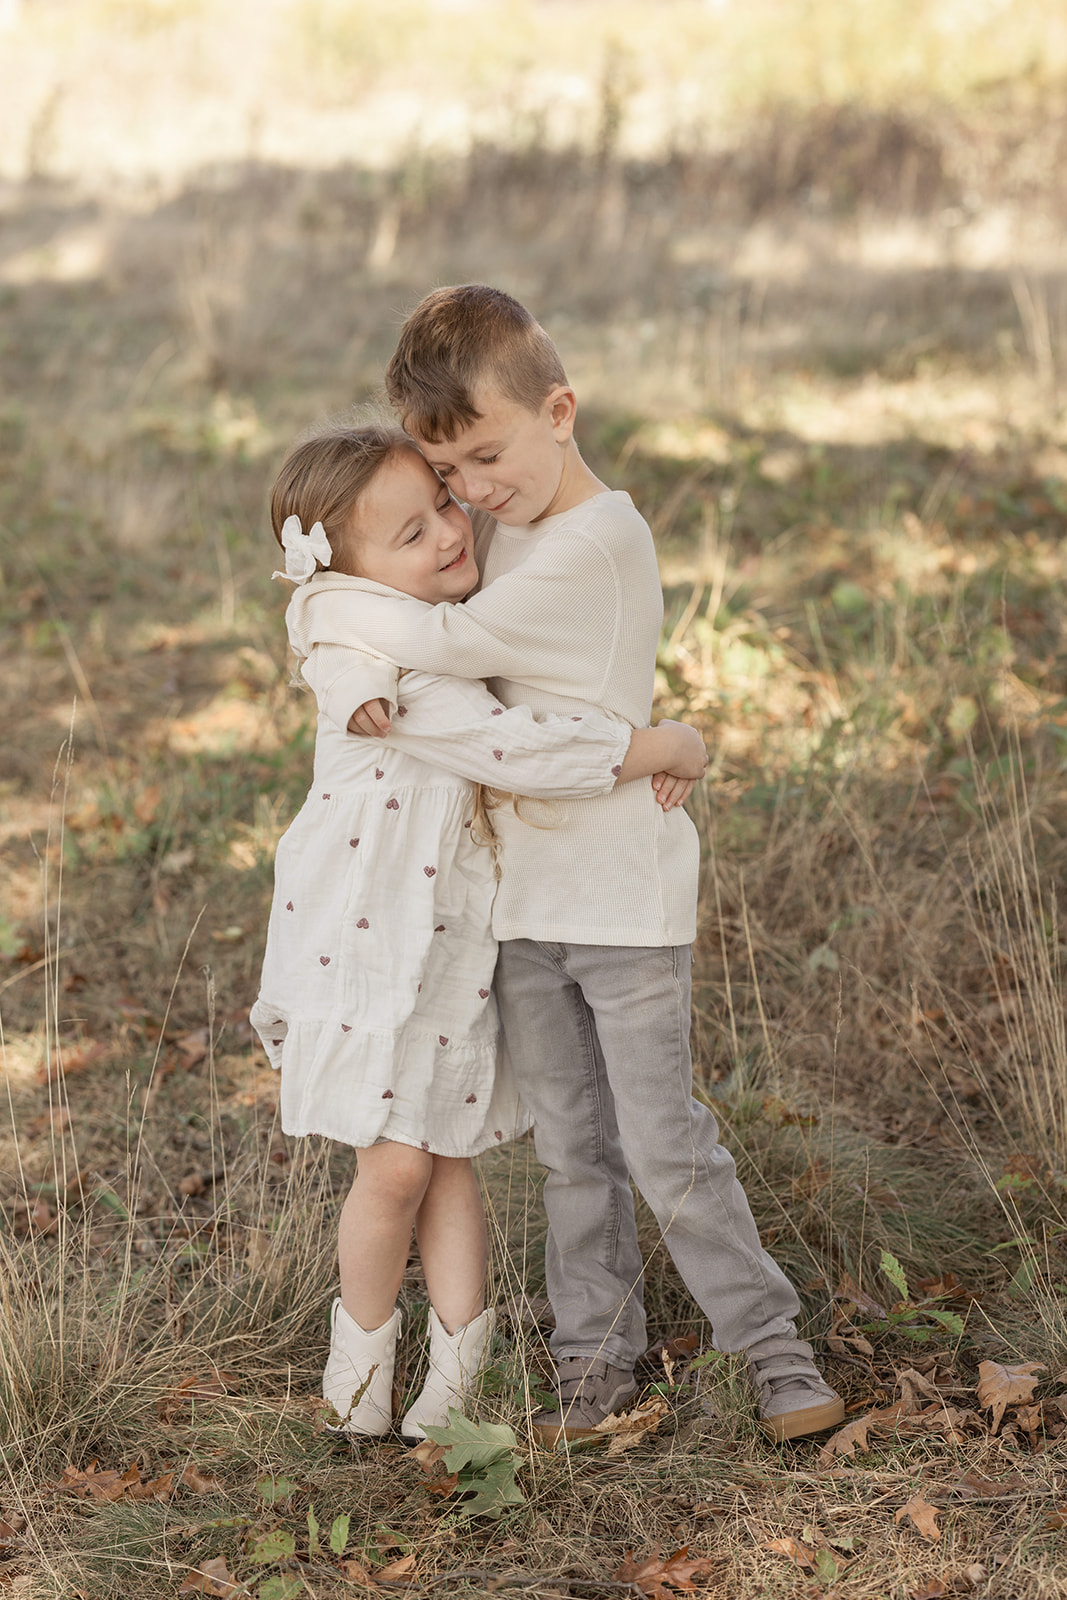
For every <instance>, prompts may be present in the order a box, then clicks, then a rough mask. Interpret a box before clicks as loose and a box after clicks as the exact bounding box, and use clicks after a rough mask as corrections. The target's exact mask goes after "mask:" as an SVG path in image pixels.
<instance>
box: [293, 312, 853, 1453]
mask: <svg viewBox="0 0 1067 1600" xmlns="http://www.w3.org/2000/svg"><path fill="white" fill-rule="evenodd" d="M386 386H387V389H388V393H389V397H390V399H391V401H392V402H393V404H394V406H395V407H396V409H397V411H398V413H399V415H400V418H401V420H402V422H403V424H404V426H405V428H406V429H407V430H408V431H409V432H410V433H411V434H412V435H413V436H414V437H415V439H416V440H417V441H418V443H419V445H420V447H421V448H422V450H423V452H424V454H425V456H426V458H427V460H428V461H429V462H430V464H431V466H433V467H434V468H435V469H436V470H437V472H438V473H439V474H440V475H441V477H442V478H443V479H444V480H445V482H446V483H447V484H448V485H449V487H450V488H451V489H452V490H453V492H454V493H455V494H456V496H457V497H458V498H459V499H461V500H464V501H466V502H467V503H468V504H469V505H470V506H471V507H472V508H473V509H474V511H475V512H476V513H477V512H480V513H482V514H483V515H482V516H481V517H478V518H476V528H477V532H478V535H479V539H478V543H479V556H480V561H479V567H480V570H481V571H482V572H483V580H482V587H481V590H480V592H479V593H478V594H476V595H474V596H473V597H472V598H471V599H469V600H468V601H467V602H466V603H465V604H464V605H462V606H458V605H457V606H450V605H441V606H437V607H435V608H434V609H433V611H431V612H429V613H425V614H423V615H422V616H421V617H420V618H419V620H418V623H417V625H416V626H414V627H413V626H412V624H411V620H410V617H409V613H408V611H407V610H406V609H405V608H404V606H403V603H402V602H399V601H398V602H397V607H396V609H395V612H394V613H392V614H390V611H389V606H388V602H387V601H384V602H383V609H382V611H381V612H380V613H379V615H380V616H381V617H382V624H381V626H380V627H376V631H375V633H374V634H373V636H371V635H368V637H367V639H366V644H367V646H368V649H369V650H370V651H373V652H376V653H378V654H379V655H380V656H383V657H387V658H388V659H389V660H390V661H397V660H401V661H403V662H404V663H405V665H410V666H415V667H418V668H420V669H422V670H424V671H433V672H444V673H453V674H457V675H460V676H466V677H485V678H488V679H490V681H491V686H492V689H493V691H494V693H495V694H496V695H497V696H498V697H499V698H500V699H501V700H502V701H503V702H504V704H505V705H509V706H510V705H513V704H515V703H517V702H523V703H525V704H527V705H529V706H530V707H531V708H532V710H533V711H534V712H535V713H537V712H554V713H556V714H559V713H561V712H566V711H568V710H569V711H570V712H571V713H572V714H574V715H580V714H582V713H583V712H586V711H592V710H601V711H606V712H608V713H609V714H611V715H614V716H617V717H619V718H620V719H622V720H625V721H626V722H628V723H630V724H631V725H632V726H639V727H643V726H645V725H647V723H648V719H649V714H650V710H651V703H652V688H653V671H654V664H655V655H656V646H657V642H658V638H659V631H660V627H661V624H662V611H663V599H662V591H661V588H660V582H659V572H658V568H657V564H656V556H655V550H654V547H653V543H652V538H651V534H650V532H649V529H648V526H647V524H646V523H645V521H644V520H643V518H642V517H641V516H640V515H639V514H638V512H637V511H636V510H635V508H634V506H633V504H632V502H631V500H630V498H629V496H628V495H626V494H623V493H620V492H613V491H611V490H609V489H608V488H607V487H606V486H605V485H604V484H603V483H601V482H600V481H599V479H598V478H596V477H595V475H594V474H593V473H592V472H591V471H590V469H589V468H588V467H587V466H586V464H585V462H584V461H583V460H582V458H581V456H580V454H579V452H578V449H577V447H576V445H575V443H574V439H573V428H574V419H575V412H576V400H575V396H574V391H573V390H572V389H571V388H570V386H569V385H568V383H567V379H566V374H565V373H564V371H563V368H562V365H561V364H560V360H559V356H558V354H557V352H556V350H555V347H554V346H553V344H552V342H551V340H550V339H549V338H548V335H547V334H546V333H545V332H544V330H543V329H542V328H541V327H539V325H538V324H537V323H536V322H535V321H534V319H533V318H532V317H531V316H530V314H529V312H527V311H526V310H525V309H524V308H523V307H522V306H520V305H519V304H518V302H517V301H515V300H513V299H511V297H510V296H508V295H505V294H503V293H501V292H500V291H498V290H495V289H491V288H487V287H485V286H484V285H478V284H474V285H465V286H462V287H459V288H451V289H439V290H436V291H435V292H434V293H432V294H430V295H428V296H427V297H426V298H425V299H424V300H423V301H422V302H421V304H420V305H419V306H418V307H417V309H416V310H415V311H414V312H413V314H412V315H411V316H410V317H409V318H408V320H407V322H406V323H405V325H404V328H403V330H402V332H401V335H400V341H399V344H398V346H397V350H396V353H395V355H394V356H393V359H392V361H391V362H390V365H389V368H388V372H387V375H386ZM418 536H419V534H418V530H414V531H413V533H412V537H418ZM375 620H376V624H377V620H378V619H377V617H376V619H375ZM344 636H345V635H344V633H343V631H339V632H338V634H337V636H336V639H340V638H343V637H344ZM336 639H333V638H332V637H331V631H330V626H329V619H328V618H327V619H326V621H325V622H324V625H323V626H322V628H321V631H320V632H319V634H318V635H317V638H316V641H314V642H316V643H317V644H318V646H319V647H320V648H319V650H318V651H317V659H316V661H315V663H314V666H313V670H314V673H315V684H316V688H317V690H318V692H319V696H320V706H323V707H324V709H326V710H327V711H328V713H329V714H330V715H331V716H332V718H333V720H334V721H339V722H340V724H341V726H344V725H345V723H346V722H348V723H349V726H350V727H351V728H352V730H353V731H357V729H358V730H360V731H363V732H375V733H384V732H387V731H388V727H389V722H388V719H387V717H386V715H385V713H384V708H376V707H374V706H372V705H371V704H369V702H370V701H371V700H372V698H373V697H375V696H381V697H382V698H383V699H384V700H386V701H388V702H389V703H390V704H392V705H395V704H396V674H395V672H393V671H392V670H391V669H390V668H389V667H388V666H386V664H385V663H384V662H383V661H381V660H378V661H375V660H373V659H371V658H370V657H367V658H366V660H365V663H364V667H365V670H364V668H357V669H356V670H355V671H354V670H353V668H352V661H353V656H352V653H351V652H350V651H346V652H342V651H341V650H340V649H336V648H335V645H336ZM331 651H332V652H333V653H332V654H331ZM306 672H307V669H306V668H305V675H306ZM356 706H358V707H359V708H360V710H359V711H358V712H356V713H354V714H353V715H352V718H351V721H349V713H350V712H351V710H352V708H353V707H356ZM523 809H524V812H525V813H526V816H527V818H529V816H530V813H529V811H528V810H527V808H526V807H524V808H523ZM494 820H495V825H496V828H497V832H498V834H499V835H500V837H501V841H502V845H503V851H504V861H505V869H506V870H505V872H504V875H503V879H502V881H501V884H500V888H499V891H498V894H497V899H496V905H495V909H494V917H493V931H494V933H495V934H496V936H497V938H498V939H499V940H500V942H501V943H500V957H499V964H498V967H497V998H498V1002H499V1007H500V1013H501V1017H502V1020H503V1024H504V1030H505V1034H506V1036H507V1040H508V1048H509V1052H510V1055H511V1059H512V1063H513V1066H514V1069H515V1073H516V1076H517V1078H518V1080H519V1086H520V1090H521V1093H522V1095H523V1098H524V1100H525V1101H526V1103H527V1105H528V1107H529V1108H530V1110H531V1111H532V1112H533V1115H534V1119H535V1141H536V1149H537V1155H538V1158H539V1160H540V1161H541V1162H542V1164H543V1165H544V1166H545V1167H546V1169H547V1178H546V1182H545V1207H546V1210H547V1213H548V1221H549V1234H548V1240H547V1243H546V1251H545V1260H546V1273H547V1281H548V1292H549V1298H550V1300H551V1302H552V1306H553V1309H554V1311H555V1314H556V1328H555V1332H554V1333H553V1335H552V1340H551V1347H552V1352H553V1355H554V1357H555V1359H556V1364H557V1371H556V1403H555V1404H554V1405H553V1406H550V1407H548V1408H547V1409H546V1410H544V1411H541V1412H538V1413H537V1414H535V1416H534V1417H533V1419H532V1428H533V1431H534V1433H535V1435H536V1436H537V1437H538V1438H539V1439H540V1440H541V1441H542V1442H543V1443H545V1444H548V1445H553V1444H555V1443H556V1442H558V1440H559V1439H561V1438H566V1439H575V1438H580V1437H585V1436H588V1435H589V1434H591V1433H592V1432H593V1430H594V1429H595V1427H596V1424H597V1423H598V1422H600V1421H602V1420H603V1419H604V1418H605V1417H606V1416H608V1415H610V1414H611V1413H612V1412H613V1411H618V1410H620V1409H621V1408H623V1407H625V1406H626V1405H627V1403H628V1402H629V1401H630V1400H632V1398H633V1396H634V1395H635V1393H636V1391H637V1385H636V1383H635V1381H634V1363H635V1361H636V1360H637V1359H638V1357H639V1356H641V1355H642V1354H643V1352H644V1349H645V1344H646V1340H645V1316H644V1307H643V1304H642V1261H641V1255H640V1251H639V1249H638V1244H637V1233H636V1227H635V1222H634V1210H633V1198H632V1193H631V1189H630V1178H631V1177H632V1178H633V1179H634V1181H635V1182H636V1184H637V1186H638V1188H639V1189H640V1190H641V1193H642V1194H643V1195H644V1197H645V1199H646V1200H647V1201H648V1203H649V1205H650V1207H651V1208H652V1210H653V1212H654V1214H655V1216H656V1219H657V1221H658V1222H659V1225H660V1228H661V1229H662V1232H663V1237H664V1239H665V1242H666V1244H667V1248H668V1249H669V1250H670V1252H671V1256H672V1258H673V1260H674V1262H675V1265H676V1266H677V1267H678V1270H679V1272H680V1273H681V1276H682V1278H683V1279H684V1281H685V1283H686V1286H687V1287H688V1289H689V1291H690V1293H691V1294H692V1296H693V1298H694V1299H695V1300H696V1302H697V1304H698V1305H699V1306H700V1307H701V1309H702V1310H703V1311H704V1312H705V1314H706V1315H707V1316H708V1318H709V1319H710V1321H711V1322H712V1326H713V1331H714V1336H715V1342H716V1344H717V1346H718V1347H719V1348H720V1349H725V1350H744V1351H745V1353H746V1355H747V1357H748V1360H749V1365H750V1371H751V1373H752V1377H753V1380H754V1384H755V1387H756V1390H757V1393H758V1396H759V1405H760V1412H761V1416H762V1419H763V1423H764V1426H765V1428H766V1429H767V1430H768V1431H769V1432H770V1433H771V1435H772V1436H773V1437H774V1438H776V1439H789V1438H797V1437H799V1436H801V1435H804V1434H808V1433H814V1432H818V1431H821V1430H822V1429H824V1428H828V1427H832V1426H836V1425H837V1424H838V1423H840V1422H841V1421H843V1419H844V1405H843V1403H842V1401H841V1400H840V1398H839V1397H838V1396H837V1395H836V1394H835V1393H834V1391H833V1390H832V1389H831V1388H829V1386H828V1385H827V1384H826V1383H824V1382H823V1380H822V1378H821V1377H820V1375H819V1372H818V1370H817V1369H816V1367H815V1365H814V1363H813V1361H812V1351H811V1346H810V1345H808V1344H806V1343H805V1342H804V1341H802V1340H800V1339H798V1338H797V1334H796V1326H795V1322H794V1318H795V1316H796V1314H797V1311H798V1310H799V1302H798V1300H797V1297H796V1294H795V1292H794V1290H793V1288H792V1286H791V1285H790V1284H789V1282H788V1280H787V1279H786V1278H785V1276H784V1275H783V1273H782V1272H781V1271H780V1269H779V1268H778V1267H777V1266H776V1264H775V1263H774V1262H773V1261H772V1260H771V1258H770V1256H769V1255H767V1253H766V1252H765V1251H764V1250H763V1249H762V1248H761V1246H760V1243H759V1237H758V1235H757V1232H756V1227H755V1224H754V1222H753V1220H752V1215H751V1212H750V1210H749V1207H748V1202H747V1200H746V1198H745V1195H744V1192H743V1190H742V1189H741V1186H740V1184H739V1183H738V1181H737V1177H736V1172H735V1168H734V1163H733V1160H732V1159H731V1157H730V1156H729V1155H728V1154H727V1152H726V1151H725V1150H724V1149H723V1148H722V1146H721V1145H720V1144H719V1141H718V1128H717V1126H716V1123H715V1119H714V1117H713V1116H712V1114H711V1112H710V1111H709V1110H708V1109H707V1108H706V1107H704V1106H701V1105H699V1104H698V1103H697V1102H696V1101H695V1100H693V1098H692V1095H691V1078H692V1068H691V1061H690V1054H689V1022H690V966H691V954H690V949H689V946H690V944H691V942H692V940H693V938H694V936H695V931H696V925H695V924H696V884H697V868H698V863H699V846H698V840H697V836H696V830H695V828H694V827H693V824H692V822H691V821H690V819H689V817H688V816H686V814H685V813H684V811H682V810H680V809H673V810H670V811H669V812H667V813H664V812H662V811H661V810H660V808H659V807H658V806H657V804H656V800H655V796H654V794H653V792H652V790H651V788H650V787H649V786H648V785H645V784H632V785H630V786H629V787H627V788H624V789H615V790H613V791H611V793H609V794H606V795H603V796H598V797H595V798H592V799H586V800H580V801H577V802H572V803H570V804H568V805H567V806H566V807H565V808H561V807H557V808H554V813H553V815H552V817H550V818H547V819H542V818H538V817H533V818H532V820H533V821H534V822H538V821H545V822H546V823H547V825H546V826H531V825H530V823H529V820H524V819H523V818H520V817H516V815H515V814H514V812H513V811H512V810H511V809H510V808H507V807H502V808H500V809H499V810H498V811H497V812H496V813H495V814H494Z"/></svg>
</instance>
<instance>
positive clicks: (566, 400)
mask: <svg viewBox="0 0 1067 1600" xmlns="http://www.w3.org/2000/svg"><path fill="white" fill-rule="evenodd" d="M473 398H474V403H475V405H476V406H477V408H478V410H479V411H480V412H481V416H480V417H479V419H478V420H477V421H476V422H472V423H471V424H470V426H469V427H465V428H461V429H460V431H459V433H458V434H457V435H456V437H455V438H454V439H453V440H451V441H447V440H443V439H437V440H432V439H419V441H418V442H419V445H420V448H421V449H422V451H423V453H424V454H425V456H426V459H427V461H429V463H430V465H431V466H432V467H433V469H434V471H435V472H438V473H439V474H440V475H441V477H442V478H443V479H444V480H445V482H446V483H447V484H448V487H449V488H450V489H451V491H452V493H453V494H454V495H455V496H456V497H457V499H459V500H465V501H466V502H467V503H468V505H471V506H474V507H476V508H477V509H478V510H479V511H488V512H489V513H490V514H491V515H492V516H494V517H496V519H497V521H498V522H502V523H504V525H505V526H506V527H511V528H521V527H525V525H526V524H527V523H530V522H538V521H540V519H541V518H542V517H548V516H551V515H552V513H553V512H554V511H555V510H559V509H565V508H564V507H563V506H562V505H561V504H560V499H561V488H562V484H563V476H564V466H565V463H566V456H565V451H566V446H567V445H568V443H569V442H570V438H571V434H572V432H573V429H574V413H575V399H574V391H573V390H572V389H569V388H567V387H565V386H564V385H562V384H560V385H559V386H558V387H557V388H555V389H551V390H550V391H549V393H548V394H547V395H546V396H545V398H544V400H543V401H542V403H541V405H540V406H539V407H538V409H537V410H536V411H530V410H529V409H528V408H527V407H526V406H524V405H520V404H519V403H518V402H517V401H515V400H511V399H509V398H508V397H507V396H506V395H503V394H501V393H500V391H499V390H498V389H496V388H494V387H492V386H491V385H489V384H486V385H483V386H482V387H480V388H479V389H478V390H476V392H475V394H474V397H473Z"/></svg>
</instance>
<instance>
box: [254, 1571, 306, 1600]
mask: <svg viewBox="0 0 1067 1600" xmlns="http://www.w3.org/2000/svg"><path fill="white" fill-rule="evenodd" d="M303 1593H304V1585H303V1583H302V1582H301V1581H300V1579H299V1578H294V1577H292V1576H291V1575H290V1574H289V1573H285V1572H276V1573H275V1574H274V1576H273V1577H272V1578H267V1579H266V1580H265V1581H264V1582H263V1583H261V1584H260V1586H259V1600H293V1597H294V1596H295V1595H298V1594H303Z"/></svg>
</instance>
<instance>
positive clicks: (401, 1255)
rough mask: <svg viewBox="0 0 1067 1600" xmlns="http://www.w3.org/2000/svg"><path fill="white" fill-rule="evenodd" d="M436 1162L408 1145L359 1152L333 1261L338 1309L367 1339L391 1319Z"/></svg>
mask: <svg viewBox="0 0 1067 1600" xmlns="http://www.w3.org/2000/svg"><path fill="white" fill-rule="evenodd" d="M436 1159H437V1158H435V1157H434V1156H431V1155H429V1154H428V1153H427V1152H426V1151H425V1150H416V1149H414V1148H413V1147H412V1146H411V1145H406V1144H392V1143H384V1144H374V1145H370V1146H369V1147H368V1148H367V1149H365V1150H361V1151H360V1152H359V1167H358V1170H357V1172H356V1180H355V1182H354V1183H353V1185H352V1188H351V1189H350V1191H349V1194H348V1199H347V1200H346V1201H345V1203H344V1207H343V1209H342V1211H341V1222H340V1227H339V1229H338V1236H337V1258H338V1264H339V1266H340V1272H341V1304H342V1305H343V1306H344V1309H345V1310H346V1311H347V1312H348V1315H349V1316H350V1317H351V1318H352V1319H353V1321H354V1322H357V1323H358V1324H359V1326H360V1327H361V1328H365V1329H366V1330H367V1332H368V1333H369V1332H370V1331H371V1330H372V1329H374V1328H380V1327H381V1326H382V1324H383V1323H385V1322H387V1321H388V1320H389V1318H390V1317H391V1316H392V1314H393V1307H394V1306H395V1305H396V1297H397V1294H398V1292H399V1290H400V1284H401V1280H402V1279H403V1276H404V1268H405V1266H406V1265H407V1259H408V1249H409V1247H410V1244H411V1230H412V1227H413V1226H414V1225H415V1220H416V1217H419V1216H421V1209H420V1208H421V1207H422V1206H423V1204H424V1203H425V1196H426V1193H427V1188H428V1186H429V1184H430V1182H431V1179H432V1177H433V1174H434V1163H435V1160H436ZM468 1165H469V1163H468Z"/></svg>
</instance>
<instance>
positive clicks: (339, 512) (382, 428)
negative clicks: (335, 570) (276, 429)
mask: <svg viewBox="0 0 1067 1600" xmlns="http://www.w3.org/2000/svg"><path fill="white" fill-rule="evenodd" d="M401 450H414V451H416V453H417V451H418V446H417V445H416V444H415V441H414V440H413V439H410V438H409V437H408V435H407V434H406V433H405V432H404V431H403V429H402V428H397V427H393V426H391V425H390V424H388V423H383V422H369V423H362V424H360V425H356V426H354V425H351V424H345V423H337V424H335V425H334V426H333V427H329V428H324V429H322V430H320V431H319V432H317V433H313V434H309V435H308V437H307V438H305V439H301V440H300V441H299V443H298V444H295V445H294V446H293V448H292V449H291V450H290V451H289V454H288V455H287V456H286V458H285V460H284V461H283V462H282V466H281V471H280V472H279V473H278V476H277V478H276V479H275V483H274V488H273V489H272V490H271V493H270V520H271V527H272V528H273V529H274V537H275V538H276V539H277V541H278V543H279V544H281V542H282V525H283V523H284V522H285V520H286V518H287V517H291V516H298V517H299V518H300V522H301V525H302V527H303V530H304V532H305V533H309V532H310V530H311V529H312V528H313V527H314V525H315V523H316V522H321V523H322V526H323V530H324V531H325V534H326V537H327V539H328V540H329V541H330V549H331V550H332V551H333V553H334V556H335V557H336V556H338V555H340V556H347V555H348V554H349V552H348V551H346V549H345V532H346V530H347V528H348V525H349V522H350V520H351V517H352V512H353V510H354V508H355V506H356V503H357V501H358V500H359V497H360V495H361V494H362V493H363V492H364V490H365V489H366V488H367V487H368V486H369V484H370V483H371V480H372V479H373V478H374V477H376V475H377V474H378V473H379V472H380V471H381V469H382V467H383V466H384V465H385V463H386V462H387V461H389V460H391V459H392V457H393V456H395V455H397V454H398V453H399V452H400V451H401Z"/></svg>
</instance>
